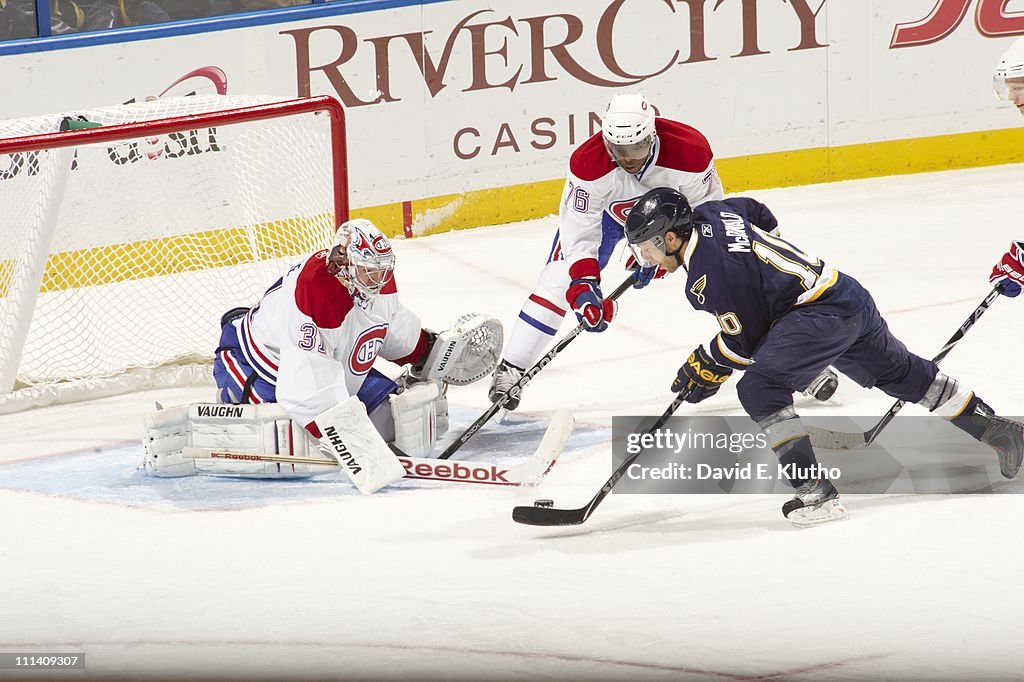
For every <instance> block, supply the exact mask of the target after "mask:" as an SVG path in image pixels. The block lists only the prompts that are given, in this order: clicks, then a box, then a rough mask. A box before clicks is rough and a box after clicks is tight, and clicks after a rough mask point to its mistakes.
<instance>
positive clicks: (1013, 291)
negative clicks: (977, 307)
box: [988, 241, 1024, 298]
mask: <svg viewBox="0 0 1024 682" xmlns="http://www.w3.org/2000/svg"><path fill="white" fill-rule="evenodd" d="M988 281H989V282H991V283H992V284H993V285H995V286H998V287H999V293H1001V294H1002V295H1003V296H1006V297H1008V298H1013V297H1015V296H1017V295H1018V294H1020V290H1021V287H1022V286H1024V241H1017V242H1014V243H1013V244H1011V245H1010V250H1009V251H1007V252H1006V253H1005V254H1003V257H1002V259H1001V260H1000V261H999V262H998V263H996V264H995V267H993V268H992V274H991V275H989V277H988Z"/></svg>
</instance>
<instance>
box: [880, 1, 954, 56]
mask: <svg viewBox="0 0 1024 682" xmlns="http://www.w3.org/2000/svg"><path fill="white" fill-rule="evenodd" d="M970 4H971V0H938V4H936V5H935V7H933V8H932V11H931V14H929V15H928V16H926V17H925V18H924V19H921V20H920V21H914V22H910V23H905V24H896V28H895V29H893V32H892V40H890V41H889V48H890V49H892V48H896V47H910V46H913V45H927V44H929V43H934V42H937V41H939V40H942V39H943V38H945V37H946V36H948V35H949V34H950V33H952V32H953V31H954V30H956V27H957V26H959V25H960V22H961V21H963V20H964V17H965V16H967V8H968V7H969V6H970Z"/></svg>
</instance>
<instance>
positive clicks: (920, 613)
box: [0, 165, 1024, 680]
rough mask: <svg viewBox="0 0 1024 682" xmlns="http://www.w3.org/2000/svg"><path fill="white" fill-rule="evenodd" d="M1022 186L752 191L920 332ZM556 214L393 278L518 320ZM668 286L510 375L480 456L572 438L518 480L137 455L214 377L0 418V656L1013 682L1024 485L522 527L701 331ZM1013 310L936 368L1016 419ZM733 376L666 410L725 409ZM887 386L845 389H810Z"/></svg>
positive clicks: (644, 406) (906, 334)
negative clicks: (343, 476) (376, 475)
mask: <svg viewBox="0 0 1024 682" xmlns="http://www.w3.org/2000/svg"><path fill="white" fill-rule="evenodd" d="M1022 189H1024V166H1020V165H1013V166H1003V167H998V168H990V169H977V170H968V171H957V172H945V173H935V174H929V175H913V176H904V177H895V178H880V179H872V180H863V181H855V182H845V183H837V184H831V185H819V186H809V187H802V188H791V189H781V190H772V191H759V192H755V193H752V194H753V196H755V197H757V198H759V199H761V200H763V201H765V202H766V203H767V204H768V205H769V206H770V207H771V208H772V209H773V210H774V211H775V213H776V214H777V215H778V216H779V218H780V221H781V224H782V229H783V233H784V236H786V237H787V238H790V239H792V240H793V241H795V242H796V243H797V244H799V245H800V246H802V247H804V248H805V249H806V250H808V251H810V252H811V253H813V254H815V255H819V256H822V257H824V258H826V259H828V260H829V261H830V262H831V263H832V264H833V265H835V266H837V267H839V268H840V269H842V270H845V271H847V272H850V273H851V274H853V275H855V276H856V277H857V278H858V279H860V280H861V281H862V282H863V283H864V284H865V285H866V286H867V287H868V288H869V289H870V290H871V291H872V293H873V294H874V296H875V298H876V300H877V301H878V304H879V308H880V309H881V311H882V313H883V314H884V315H885V317H886V319H887V320H888V321H889V324H890V326H891V328H892V329H893V331H894V332H895V333H896V334H897V336H899V337H900V338H902V339H903V340H904V341H905V342H907V344H908V345H909V346H910V348H911V349H913V350H916V351H917V352H919V353H921V354H923V355H931V354H932V353H934V352H935V351H937V350H938V348H939V347H940V346H941V345H942V343H943V342H944V341H945V340H946V339H947V338H948V337H949V336H950V335H951V334H952V333H953V332H954V331H955V330H956V329H957V327H959V325H960V323H961V322H962V321H963V319H964V318H966V316H967V315H968V314H969V313H970V311H971V310H973V308H974V307H975V306H976V305H977V304H978V303H979V302H980V301H981V299H982V298H983V297H984V296H985V294H986V292H987V291H988V289H989V287H988V282H987V275H988V272H989V269H990V268H991V266H992V264H993V263H994V262H995V261H996V260H997V259H998V258H999V256H1000V255H1001V253H1002V252H1003V251H1004V250H1005V249H1006V247H1007V246H1008V245H1009V243H1010V241H1011V240H1012V239H1014V238H1024V225H1022V224H1021V220H1020V215H1021V214H1020V197H1021V195H1022ZM554 224H555V221H554V219H553V218H548V219H542V220H537V221H532V222H529V223H523V224H518V225H509V226H499V227H493V228H485V229H480V230H474V231H470V232H458V233H449V234H445V235H439V236H434V237H428V238H423V239H416V240H411V241H399V242H398V243H397V244H396V251H397V253H398V283H399V288H400V292H401V293H402V295H403V299H404V301H405V302H406V304H407V305H409V306H410V307H411V308H412V309H413V310H416V311H418V312H419V313H420V314H421V316H422V317H423V321H424V323H425V324H426V325H427V326H430V327H432V328H435V329H437V328H443V327H444V326H446V325H447V324H448V323H449V322H451V321H452V320H454V319H455V318H456V317H457V316H458V315H459V314H460V313H462V312H466V311H474V310H475V311H485V312H491V313H494V314H496V315H499V316H500V317H501V318H502V320H503V321H504V323H505V324H506V327H507V328H508V329H510V328H511V325H512V323H513V321H514V320H515V317H516V315H517V313H518V310H519V306H520V304H521V303H522V300H523V298H524V297H525V295H526V293H527V292H528V290H529V289H530V288H531V287H532V285H533V281H534V278H535V277H536V275H537V273H538V272H539V269H540V267H541V266H542V264H543V261H544V257H545V254H546V252H547V248H548V245H549V244H550V238H551V233H552V232H553V229H554ZM624 260H625V259H624V258H622V259H619V260H617V261H616V262H614V263H613V264H612V265H611V266H610V267H609V269H608V270H606V273H605V280H606V282H607V283H608V287H609V288H610V287H612V286H614V285H615V284H617V283H618V281H619V280H620V279H621V278H622V277H624V276H625V275H624V273H622V271H621V267H622V265H621V263H622V262H623V261H624ZM681 282H682V280H681V277H679V276H677V277H675V278H673V277H669V278H667V279H665V280H661V281H658V282H655V283H654V284H653V285H652V286H651V287H648V289H645V290H644V291H641V292H634V291H630V292H627V293H626V294H625V295H624V296H623V297H622V298H621V299H620V308H619V309H620V314H619V316H618V317H617V318H616V321H615V323H614V324H613V325H612V327H611V328H610V330H609V331H608V332H606V333H605V334H602V335H590V334H586V335H583V336H581V337H580V338H579V339H577V340H576V341H575V342H574V343H573V344H572V345H571V346H570V347H569V348H568V349H567V350H566V351H565V352H564V353H562V354H561V355H560V356H559V357H558V358H557V359H556V360H555V361H554V362H553V363H552V364H551V365H549V366H548V367H547V368H545V369H544V371H543V372H542V373H541V374H540V375H539V376H538V377H537V378H536V379H535V380H534V381H533V382H532V383H531V384H530V385H529V387H528V388H527V389H526V391H525V393H524V400H523V403H522V406H521V407H520V410H519V411H518V412H517V413H516V416H515V421H516V422H517V424H516V425H513V426H509V427H502V426H500V425H492V426H491V427H489V428H488V430H486V431H484V432H481V433H480V434H479V436H478V438H479V439H480V441H479V443H480V444H479V445H478V446H476V447H477V450H476V451H475V455H476V456H478V457H480V458H485V457H491V456H493V457H506V458H514V457H515V456H517V453H523V452H526V451H528V450H530V448H531V447H532V445H535V444H536V440H537V438H539V432H540V428H541V427H542V425H543V422H544V419H545V417H546V416H547V415H549V414H550V413H551V412H552V411H553V410H555V409H557V408H563V407H567V408H570V409H571V410H572V411H573V413H574V415H575V416H576V419H577V422H578V423H579V424H580V426H579V427H578V429H579V433H578V434H577V436H576V437H575V439H574V441H573V442H572V444H571V447H570V448H569V450H568V451H567V452H566V454H565V456H564V458H563V460H562V461H560V462H559V464H558V465H557V466H556V467H555V469H554V471H553V472H552V473H551V475H550V476H549V478H548V480H547V481H546V483H545V484H544V485H543V486H542V487H540V488H538V489H536V490H527V491H522V490H515V489H482V490H481V489H476V488H472V487H469V486H463V487H459V486H457V485H430V484H422V483H417V484H403V487H402V488H401V489H399V490H395V491H391V492H388V493H386V494H379V495H373V496H360V495H354V494H351V493H350V491H348V490H347V489H346V488H345V487H344V486H343V485H341V484H339V483H337V482H336V481H328V480H318V481H314V482H305V483H301V482H300V483H297V484H296V483H295V482H289V483H287V484H282V483H272V482H247V481H237V480H214V481H210V480H204V481H198V480H188V481H181V482H167V481H152V480H149V479H145V478H141V477H139V476H138V475H137V474H136V472H135V471H134V465H135V463H136V461H137V459H138V457H139V456H140V449H139V446H138V445H137V439H138V438H139V436H140V434H141V421H142V417H143V415H144V414H145V413H147V412H148V411H150V410H151V409H152V407H153V404H154V401H156V400H160V401H161V402H163V403H165V404H178V403H182V402H187V401H192V400H203V399H208V398H209V397H210V391H209V390H206V389H203V390H197V389H175V390H168V391H159V392H149V393H144V394H136V395H133V396H124V397H118V398H110V399H104V400H100V401H95V402H92V403H83V404H76V405H68V406H63V407H53V408H46V409H40V410H35V411H31V412H26V413H21V414H14V415H9V416H3V417H0V463H2V464H0V515H2V518H3V519H4V523H2V524H0V605H2V612H3V614H4V617H3V618H0V651H8V652H11V651H44V650H45V651H85V652H86V653H87V664H88V668H89V670H91V671H92V672H93V673H94V674H109V675H113V674H122V675H126V676H138V675H141V674H144V673H145V674H149V675H152V676H172V675H196V674H208V675H214V674H217V675H222V676H237V677H248V678H257V677H260V678H265V679H272V678H281V677H284V676H291V677H297V678H307V679H308V678H312V677H317V676H319V677H328V676H333V677H337V678H357V679H367V678H371V679H406V678H420V679H422V678H429V679H526V678H529V679H558V680H561V679H577V678H586V679H606V680H617V679H666V680H669V679H671V680H679V679H708V680H763V679H804V680H837V679H879V680H880V679H887V680H891V679H922V680H923V679H954V678H969V679H1019V677H1020V675H1021V670H1022V669H1024V646H1022V645H1021V641H1020V634H1021V631H1020V625H1019V624H1020V622H1021V614H1022V613H1024V597H1022V596H1021V588H1020V587H1019V585H1018V579H1019V578H1018V576H1019V575H1020V574H1021V571H1022V570H1024V550H1022V549H1021V547H1019V546H1018V545H1019V544H1020V543H1019V542H1018V538H1019V537H1020V529H1019V528H1020V518H1021V517H1020V516H1019V515H1020V514H1021V513H1022V512H1024V498H1021V499H1018V498H1017V497H1016V495H1012V494H1010V495H1008V494H1002V495H972V496H948V495H946V496H943V495H913V496H912V495H902V496H881V495H876V496H866V495H865V496H849V497H847V499H846V502H847V506H848V508H849V509H850V519H849V520H847V521H844V522H841V523H836V524H831V525H828V526H822V527H819V528H813V529H809V530H803V531H798V530H796V529H794V528H792V527H791V526H790V525H789V524H788V523H786V522H785V521H784V520H783V519H782V517H781V515H780V513H779V505H780V504H781V502H782V501H783V500H782V499H780V498H778V497H772V496H734V497H727V496H699V497H698V496H685V497H684V496H674V495H661V496H653V495H651V496H639V495H629V496H624V495H612V496H611V497H610V498H609V499H607V500H606V501H605V503H604V505H602V507H601V508H600V509H599V510H598V511H597V513H596V514H595V515H594V516H593V517H592V518H591V520H590V521H588V522H587V523H586V524H585V525H583V526H580V527H577V528H571V529H558V530H555V529H538V528H528V527H523V526H518V525H516V524H513V523H512V521H511V518H510V511H511V508H512V506H514V505H515V504H522V503H529V502H530V501H532V500H533V499H534V498H537V497H550V498H553V499H554V500H555V502H556V504H557V505H558V506H578V505H579V504H582V503H583V502H585V501H586V500H587V499H588V498H589V497H590V495H591V494H593V492H594V491H595V490H596V488H597V487H598V486H599V485H600V484H601V483H602V482H603V481H604V479H605V478H606V477H607V475H608V473H609V471H610V468H609V462H610V452H609V449H608V446H607V434H608V433H609V427H610V424H611V417H612V416H613V415H623V414H634V415H638V414H658V413H660V412H661V411H662V410H663V409H664V408H665V407H666V406H667V404H668V402H669V401H670V400H671V393H670V392H669V384H670V383H671V379H672V377H673V375H674V373H675V368H676V367H677V365H678V364H679V363H680V362H681V361H682V359H684V357H685V355H686V354H687V353H688V352H689V351H690V350H691V349H692V348H693V347H694V346H696V345H697V344H699V343H702V342H706V341H707V340H708V339H710V338H711V336H712V335H713V334H714V333H715V330H716V329H717V324H716V322H715V320H714V319H713V318H711V317H710V316H708V315H706V314H701V313H696V312H694V311H692V310H690V309H689V308H688V307H687V306H686V303H685V301H684V299H683V295H682V291H681ZM568 329H569V327H568V326H566V327H565V328H564V329H563V332H562V333H565V332H567V331H568ZM1022 332H1024V300H1002V299H1001V300H998V301H997V302H996V304H995V305H994V306H993V307H992V309H991V310H990V311H989V312H988V313H987V314H986V316H985V317H984V318H983V319H982V320H981V321H979V323H978V324H977V325H976V327H975V328H974V329H972V330H971V332H970V333H969V334H968V336H967V338H966V339H965V340H964V341H963V342H962V343H961V344H960V346H958V347H957V348H956V349H955V350H954V352H953V353H952V354H951V355H950V356H949V358H948V359H947V360H946V362H945V363H944V365H943V367H944V370H945V371H946V372H948V373H949V374H952V375H953V376H955V377H957V378H959V379H960V380H962V381H964V382H965V383H967V384H969V385H970V386H971V387H972V388H974V389H975V390H976V391H977V392H978V393H979V394H980V395H981V396H982V397H984V399H985V400H986V401H987V402H989V403H990V404H991V405H993V406H994V407H995V408H996V409H997V410H999V411H1000V412H1002V413H1005V414H1021V412H1022V408H1024V382H1022V381H1021V370H1020V360H1019V353H1020V348H1021V341H1020V339H1021V337H1022ZM734 385H735V381H733V382H731V383H730V384H727V385H726V386H725V387H724V388H723V389H722V391H721V392H720V393H719V395H718V396H716V397H715V398H713V399H712V400H709V401H707V402H705V403H702V404H701V405H698V406H685V407H684V408H683V411H687V410H688V411H689V413H701V414H709V413H719V414H739V413H740V408H739V403H738V402H737V400H736V395H735V387H734ZM485 393H486V386H485V384H484V383H481V384H477V385H474V386H470V387H466V388H461V389H452V391H451V392H450V396H449V397H450V400H451V402H452V405H453V408H454V409H453V414H454V415H455V416H456V417H457V419H459V420H461V421H462V422H463V423H465V422H468V421H469V419H471V418H472V416H473V415H474V414H476V413H478V412H479V411H480V410H482V409H483V408H484V407H485V406H486V404H487V403H486V396H485ZM890 404H891V400H890V399H889V398H888V397H886V396H884V395H882V394H881V393H879V392H877V391H876V392H868V391H865V390H863V389H861V388H859V387H857V386H855V385H853V384H852V382H850V381H848V380H846V381H844V382H843V383H842V385H841V386H840V388H839V391H838V393H837V395H836V398H835V399H834V400H833V401H832V402H830V403H829V404H826V405H812V404H809V403H807V402H805V401H804V402H801V403H800V405H799V407H800V410H801V411H802V412H803V413H806V414H815V415H819V414H820V415H826V414H845V415H876V414H877V415H881V413H882V412H884V411H885V410H886V409H887V408H888V406H889V405H890ZM917 409H918V408H916V407H913V406H910V407H908V408H906V410H905V412H909V411H915V410H917ZM681 413H682V411H681ZM524 425H525V426H524ZM467 447H468V446H467ZM465 454H474V452H473V451H467V453H465ZM509 461H511V459H510V460H509ZM1002 490H1003V491H1004V492H1006V491H1013V492H1024V483H1018V482H1011V483H1008V484H1004V487H1003V488H1002ZM0 676H2V673H0Z"/></svg>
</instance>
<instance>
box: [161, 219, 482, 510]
mask: <svg viewBox="0 0 1024 682" xmlns="http://www.w3.org/2000/svg"><path fill="white" fill-rule="evenodd" d="M394 267H395V255H394V252H393V251H392V248H391V244H390V242H389V241H388V239H387V237H385V236H384V235H383V234H382V233H381V232H380V230H378V229H377V227H376V226H374V225H373V224H372V223H371V222H369V221H367V220H352V221H349V222H347V223H345V224H343V225H342V226H341V227H340V228H339V229H338V232H337V234H336V236H335V240H334V244H333V245H332V246H331V248H329V249H326V250H322V251H318V252H316V253H314V254H312V255H310V256H308V257H306V258H305V259H304V260H302V261H301V262H299V263H297V264H295V265H294V266H293V267H292V268H290V269H289V270H288V271H287V272H286V273H285V274H284V275H283V276H282V277H280V278H279V279H278V280H277V281H276V282H274V283H273V284H272V285H271V286H270V288H268V289H267V290H266V292H265V293H264V294H263V297H262V299H261V300H260V301H259V302H258V303H257V304H256V305H254V306H252V307H251V308H236V309H234V310H232V311H229V312H228V313H227V314H226V315H225V316H224V318H223V319H222V320H221V326H222V333H221V339H220V345H219V347H218V348H217V352H216V358H215V361H214V378H215V380H216V382H217V386H218V398H219V401H220V403H221V404H220V405H215V404H213V405H211V404H200V405H190V406H184V407H181V408H176V409H172V410H163V411H161V412H158V413H156V414H155V415H153V416H152V417H151V419H150V421H149V430H148V434H147V438H146V441H145V445H146V450H147V456H146V460H145V464H146V467H147V468H148V469H150V470H151V471H153V472H154V473H155V474H157V475H163V476H181V475H192V474H195V473H197V468H196V463H195V461H194V460H192V459H190V458H189V457H187V456H185V455H184V454H183V452H182V451H183V447H186V446H187V447H206V448H222V449H230V450H233V451H238V452H253V453H269V454H283V455H290V456H298V457H303V456H305V455H307V454H309V453H316V451H317V449H318V446H319V449H320V450H321V451H323V452H326V453H329V454H330V455H331V456H332V457H334V458H335V459H337V460H338V463H339V464H340V465H341V466H342V468H343V469H344V470H346V471H347V473H349V475H350V476H351V477H352V479H353V482H354V483H355V484H356V485H357V487H359V488H360V490H363V491H364V492H372V491H373V490H376V489H378V488H380V487H381V486H383V485H386V484H388V483H390V482H393V481H394V480H397V479H398V478H401V477H402V475H403V474H404V468H403V467H402V465H401V463H400V462H399V461H398V460H397V458H396V457H395V455H394V454H393V453H392V452H391V450H390V449H389V448H388V447H387V445H386V441H390V442H394V444H395V445H396V446H397V447H398V448H399V449H400V450H401V451H402V452H403V453H404V454H407V455H410V456H423V455H426V454H428V453H429V452H430V450H431V448H432V447H433V445H434V442H435V441H436V439H437V437H438V436H439V435H441V434H442V433H443V431H444V429H445V428H446V427H447V401H446V400H445V398H444V389H445V386H446V384H448V383H454V384H457V385H464V384H468V383H471V382H473V381H476V380H478V379H481V378H483V377H485V376H486V375H487V374H489V373H490V372H491V370H493V369H494V366H495V365H496V364H497V358H498V353H499V352H500V349H501V342H502V338H501V325H500V323H499V322H498V321H497V320H495V319H494V318H491V317H488V316H484V315H467V316H463V317H462V318H460V319H459V320H458V321H457V322H456V324H455V327H454V328H453V329H452V330H449V331H446V332H443V333H441V334H436V333H434V332H431V331H429V330H427V329H424V328H423V327H422V325H421V323H420V320H419V318H418V317H417V316H416V315H415V314H413V313H412V312H411V311H410V310H409V309H407V308H406V307H405V306H403V305H402V303H401V302H400V301H399V299H398V286H397V284H396V282H395V278H394V274H393V271H394ZM378 356H379V357H382V358H384V359H386V360H390V361H391V362H393V363H395V364H397V365H411V371H410V372H408V374H407V375H406V376H404V377H402V378H401V380H400V381H398V382H396V381H393V380H392V379H390V378H389V377H387V376H385V375H384V374H382V373H381V372H379V371H378V370H376V369H374V367H373V364H374V361H375V360H376V359H377V357H378ZM228 406H231V407H228ZM208 464H210V465H219V466H221V467H222V468H223V467H224V466H227V467H228V469H227V471H226V472H227V473H232V474H234V475H240V474H248V475H254V476H260V477H290V476H294V475H310V473H312V472H311V470H310V467H309V466H305V467H303V466H301V465H287V464H285V465H282V464H280V463H274V464H266V463H252V462H244V461H243V462H242V463H238V462H228V463H227V464H226V465H225V464H221V463H220V462H215V463H208ZM319 470H321V471H322V470H323V468H322V467H319ZM211 473H216V471H214V472H211Z"/></svg>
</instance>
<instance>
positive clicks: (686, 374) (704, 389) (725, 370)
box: [672, 345, 732, 403]
mask: <svg viewBox="0 0 1024 682" xmlns="http://www.w3.org/2000/svg"><path fill="white" fill-rule="evenodd" d="M730 376H732V369H731V368H730V367H725V366H723V365H719V364H718V363H717V362H715V361H714V360H713V359H712V358H711V356H710V355H709V354H708V352H707V351H706V350H704V346H703V345H701V346H697V348H695V349H694V351H693V352H692V353H690V357H688V358H687V359H686V363H685V364H684V365H683V366H682V367H680V368H679V371H678V372H677V373H676V378H675V380H674V381H673V382H672V391H673V392H674V393H679V392H680V391H683V390H689V393H688V394H687V396H686V402H688V403H699V402H700V401H702V400H704V399H706V398H710V397H711V396H713V395H714V394H716V393H718V389H720V388H721V387H722V384H724V383H725V382H726V381H728V379H729V377H730Z"/></svg>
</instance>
